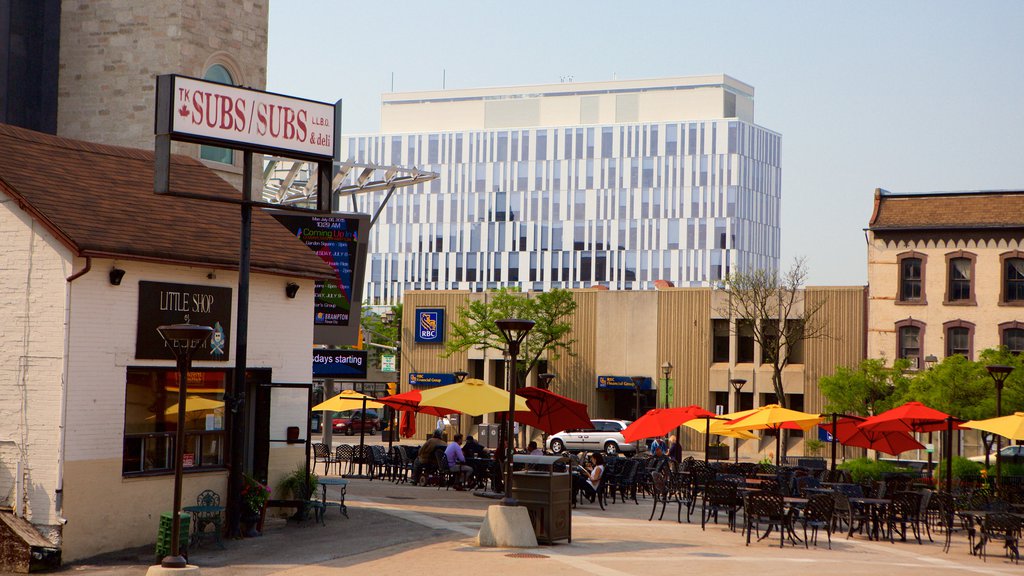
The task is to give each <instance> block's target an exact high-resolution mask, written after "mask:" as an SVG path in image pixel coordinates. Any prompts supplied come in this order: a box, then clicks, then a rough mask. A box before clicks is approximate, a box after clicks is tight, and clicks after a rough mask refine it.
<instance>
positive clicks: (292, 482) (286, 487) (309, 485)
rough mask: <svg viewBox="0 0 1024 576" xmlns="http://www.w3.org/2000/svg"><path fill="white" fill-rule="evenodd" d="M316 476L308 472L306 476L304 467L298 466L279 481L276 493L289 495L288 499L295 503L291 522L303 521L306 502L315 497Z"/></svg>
mask: <svg viewBox="0 0 1024 576" xmlns="http://www.w3.org/2000/svg"><path fill="white" fill-rule="evenodd" d="M317 481H318V478H317V475H316V474H314V473H313V471H312V470H310V472H309V475H308V476H307V475H306V467H305V466H299V467H298V468H296V469H295V470H292V471H291V472H290V473H289V474H288V475H287V476H285V477H284V479H283V480H281V483H280V484H278V486H277V489H278V493H279V494H282V495H285V494H287V495H289V498H291V499H292V500H294V501H296V502H297V503H298V504H297V509H296V510H295V516H293V517H292V519H293V520H305V519H306V515H307V512H308V510H307V508H308V504H307V503H308V502H309V500H310V499H312V498H313V497H315V496H316V492H315V490H316V487H317Z"/></svg>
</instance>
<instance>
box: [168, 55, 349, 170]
mask: <svg viewBox="0 0 1024 576" xmlns="http://www.w3.org/2000/svg"><path fill="white" fill-rule="evenodd" d="M169 78H170V80H169V82H170V86H169V87H168V88H167V89H168V90H169V91H170V94H169V97H170V98H169V104H170V106H172V112H171V113H170V114H169V115H168V116H169V117H167V118H166V120H165V121H166V122H168V123H169V126H157V131H158V133H163V134H170V135H171V136H172V137H173V138H175V139H178V140H192V141H197V142H200V143H222V144H226V145H229V146H232V145H233V146H235V147H241V148H244V149H248V150H252V151H255V152H265V153H272V154H276V153H281V154H284V155H288V154H291V155H292V156H294V157H296V158H305V159H313V160H316V159H325V160H331V159H333V158H334V148H335V144H336V143H335V141H334V106H333V105H332V104H327V103H324V102H315V101H313V100H306V99H303V98H295V97H292V96H282V95H280V94H273V93H270V92H262V91H259V90H251V89H249V88H240V87H237V86H229V85H227V84H220V83H218V82H210V81H207V80H197V79H195V78H188V77H185V76H178V75H169ZM158 92H159V90H158ZM158 118H162V117H161V116H158ZM158 123H159V122H158Z"/></svg>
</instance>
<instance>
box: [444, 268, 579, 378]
mask: <svg viewBox="0 0 1024 576" xmlns="http://www.w3.org/2000/svg"><path fill="white" fill-rule="evenodd" d="M575 312H576V301H575V300H574V299H573V297H572V293H571V292H569V291H568V290H561V289H556V290H551V291H549V292H538V293H535V294H532V295H530V296H527V295H526V294H523V293H521V292H519V291H518V290H517V289H515V288H502V289H499V290H496V291H493V292H489V293H488V295H487V298H486V299H482V300H472V301H470V302H469V303H468V304H467V305H465V306H463V307H462V308H460V309H459V314H458V316H459V319H458V320H456V321H453V322H452V323H451V324H450V328H449V336H448V341H447V342H445V352H444V355H445V357H447V356H451V355H452V354H454V353H456V352H463V351H465V350H469V349H470V348H480V349H488V348H490V349H493V350H505V348H506V344H505V338H504V337H503V336H502V335H501V331H500V330H498V326H497V324H495V322H496V321H498V320H503V319H505V318H519V319H523V320H533V321H534V322H535V324H534V326H533V329H532V330H530V333H529V335H528V336H527V338H526V340H525V341H524V342H523V344H522V346H521V353H520V355H519V363H518V364H519V365H518V366H516V369H517V370H518V371H519V376H520V381H522V380H523V379H525V378H526V376H527V375H528V374H529V373H530V372H531V371H532V370H533V369H534V368H535V367H536V366H537V363H538V362H540V360H542V359H544V358H547V359H550V360H557V359H558V358H559V357H560V356H561V354H562V353H565V354H568V355H570V356H573V355H575V353H574V352H573V351H572V346H573V344H575V343H576V340H575V339H574V338H570V333H571V332H572V323H571V319H572V316H573V314H574V313H575Z"/></svg>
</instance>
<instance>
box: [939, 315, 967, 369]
mask: <svg viewBox="0 0 1024 576" xmlns="http://www.w3.org/2000/svg"><path fill="white" fill-rule="evenodd" d="M942 329H943V330H944V331H945V333H946V357H949V356H953V355H954V354H959V355H961V356H963V357H964V358H967V359H968V360H970V359H972V358H973V357H974V324H972V323H970V322H965V321H963V320H953V321H951V322H946V323H945V324H943V325H942Z"/></svg>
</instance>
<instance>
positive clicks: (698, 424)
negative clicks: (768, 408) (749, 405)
mask: <svg viewBox="0 0 1024 576" xmlns="http://www.w3.org/2000/svg"><path fill="white" fill-rule="evenodd" d="M752 412H753V410H744V411H742V412H733V413H731V414H722V415H721V416H719V417H718V418H720V419H712V420H709V421H705V419H703V418H701V419H695V420H690V421H689V422H684V423H683V426H686V427H687V428H690V429H692V430H696V431H697V432H700V433H701V434H705V433H707V434H709V435H711V434H713V435H715V436H725V437H727V438H739V439H740V440H753V439H754V438H757V434H754V433H751V432H747V431H746V430H726V429H725V428H723V426H725V425H726V424H728V423H729V422H730V421H732V420H735V419H737V418H741V417H743V416H746V415H748V414H750V413H752Z"/></svg>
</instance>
